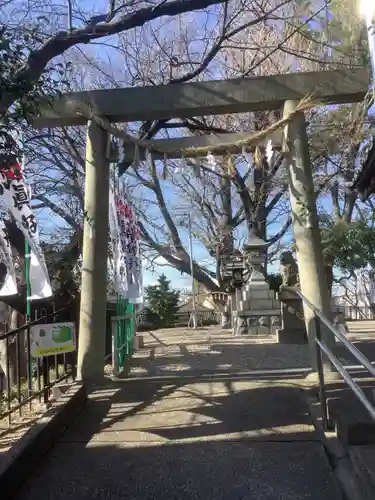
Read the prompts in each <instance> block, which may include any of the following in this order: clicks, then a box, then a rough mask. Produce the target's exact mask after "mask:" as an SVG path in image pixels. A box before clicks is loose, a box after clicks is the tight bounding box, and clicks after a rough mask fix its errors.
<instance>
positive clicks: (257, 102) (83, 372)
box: [33, 69, 369, 381]
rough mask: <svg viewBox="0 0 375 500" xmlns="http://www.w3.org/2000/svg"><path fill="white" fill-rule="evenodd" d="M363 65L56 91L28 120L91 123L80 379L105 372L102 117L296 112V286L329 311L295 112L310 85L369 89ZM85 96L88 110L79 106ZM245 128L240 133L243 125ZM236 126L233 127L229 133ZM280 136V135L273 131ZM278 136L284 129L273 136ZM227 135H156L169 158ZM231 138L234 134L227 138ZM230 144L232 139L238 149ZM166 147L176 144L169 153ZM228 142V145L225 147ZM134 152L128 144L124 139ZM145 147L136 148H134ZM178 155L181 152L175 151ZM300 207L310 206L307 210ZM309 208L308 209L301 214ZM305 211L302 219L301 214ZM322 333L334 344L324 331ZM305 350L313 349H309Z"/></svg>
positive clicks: (291, 155) (309, 319)
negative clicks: (226, 78) (232, 77)
mask: <svg viewBox="0 0 375 500" xmlns="http://www.w3.org/2000/svg"><path fill="white" fill-rule="evenodd" d="M368 85H369V74H368V72H367V71H366V70H346V69H337V70H332V71H324V72H313V73H293V74H284V75H274V76H260V77H248V78H238V79H232V80H219V81H206V82H194V83H185V84H177V85H165V86H157V87H151V86H150V87H138V88H125V89H109V90H93V91H87V92H74V93H70V94H64V95H62V96H59V97H58V98H57V99H56V100H54V101H53V102H52V104H48V105H46V106H45V107H43V108H42V109H41V110H40V113H39V115H38V116H37V117H35V118H34V120H33V125H34V127H35V128H38V129H40V128H52V127H62V126H64V127H67V126H72V125H87V143H86V167H85V168H86V179H85V206H84V210H85V221H84V236H83V266H82V281H81V308H80V325H79V348H78V372H79V373H78V375H79V378H80V379H83V380H85V381H88V380H96V379H100V378H101V377H102V376H103V372H104V349H105V328H106V291H107V253H108V191H109V159H108V158H107V146H108V140H109V132H108V127H107V130H106V129H105V127H104V128H103V127H102V126H100V124H99V123H100V120H97V119H93V117H101V118H104V119H105V121H106V122H108V123H116V122H117V123H119V122H121V123H124V122H132V121H148V120H159V119H170V118H181V119H182V118H188V117H194V116H204V115H218V114H232V113H246V112H250V111H260V110H275V109H281V108H283V109H284V117H287V116H289V115H290V114H292V115H293V118H292V119H291V120H290V122H289V123H288V124H287V125H286V127H285V129H284V134H283V135H284V139H283V141H282V142H283V148H284V151H285V152H286V153H287V155H288V156H287V157H288V160H289V162H288V163H289V165H288V169H289V194H290V202H291V208H292V214H293V231H294V237H295V241H296V247H297V260H298V267H299V274H300V281H301V289H302V293H303V294H304V295H305V296H306V297H307V298H308V299H309V300H310V302H312V303H313V304H314V305H315V307H317V308H318V309H320V310H321V311H322V312H323V313H324V314H326V315H327V316H328V317H329V316H330V314H331V313H330V302H329V297H328V290H327V282H326V277H325V273H324V263H323V254H322V248H321V241H320V233H319V228H318V219H317V212H316V200H315V192H314V185H313V177H312V169H311V161H310V155H309V145H308V138H307V133H306V124H305V118H304V113H303V112H300V111H299V112H297V113H295V110H296V107H297V105H298V101H299V100H300V99H303V98H304V97H305V96H306V95H309V94H312V93H313V97H314V99H316V100H317V101H318V103H319V104H320V105H321V104H343V103H352V102H359V101H362V100H363V98H364V97H365V95H366V93H367V91H368ZM82 105H83V106H86V109H89V110H90V116H87V114H82V112H81V111H80V109H82ZM242 135H243V134H242ZM230 136H232V137H230ZM277 137H278V139H277ZM233 139H241V134H229V135H225V140H226V141H228V142H231V140H233ZM273 140H276V141H277V140H278V141H280V134H279V135H278V136H277V133H276V136H274V137H273ZM222 141H223V137H220V136H214V135H210V136H203V137H199V138H196V137H193V138H192V137H186V138H179V139H171V140H164V141H163V140H159V141H150V142H152V143H153V144H155V143H158V147H157V150H158V151H163V152H164V153H166V154H167V155H168V156H169V157H170V158H173V157H176V156H178V154H175V152H176V150H183V149H185V148H189V147H191V146H192V145H196V144H197V143H199V145H206V146H210V147H212V148H213V149H214V148H215V144H220V143H221V142H222ZM233 142H236V141H235V140H233ZM235 149H236V148H231V152H235ZM168 151H171V152H174V154H172V153H171V155H169V154H168ZM226 151H227V149H226ZM126 152H127V154H129V157H130V158H133V157H134V145H133V144H131V143H129V145H128V146H127V149H126ZM140 152H141V153H142V150H141V149H140ZM180 156H181V155H180ZM301 207H302V208H303V209H304V210H306V213H305V215H303V214H302V212H301ZM306 214H307V216H306ZM306 217H307V219H306ZM305 321H306V327H307V332H308V337H309V345H310V348H311V349H312V348H313V345H314V341H313V339H314V336H315V322H314V317H313V313H312V312H311V311H310V310H309V309H308V308H306V309H305ZM324 335H325V338H324V340H325V342H326V343H327V344H328V345H332V336H331V334H330V332H327V331H326V332H324ZM311 359H314V357H313V356H312V358H311Z"/></svg>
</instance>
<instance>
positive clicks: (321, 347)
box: [294, 290, 375, 429]
mask: <svg viewBox="0 0 375 500" xmlns="http://www.w3.org/2000/svg"><path fill="white" fill-rule="evenodd" d="M294 291H295V293H296V294H297V295H298V296H299V297H300V298H301V299H302V301H303V302H304V304H306V305H307V306H308V307H309V308H310V309H311V311H312V312H313V313H314V316H315V322H316V325H315V326H316V337H315V344H316V357H317V371H318V377H319V399H320V403H321V408H322V421H323V425H324V427H325V429H330V428H332V427H333V422H332V421H331V419H330V417H329V413H328V405H327V393H326V384H325V375H324V363H323V353H324V355H325V356H326V357H327V358H328V360H329V361H330V363H331V364H332V365H333V366H334V367H335V368H336V370H337V372H338V373H339V374H340V375H341V377H342V378H343V380H344V381H345V382H346V384H347V385H348V386H349V387H350V389H351V390H352V391H353V393H354V394H355V396H356V397H357V399H358V400H359V401H360V402H361V403H362V405H363V406H364V407H365V408H366V410H367V412H368V413H369V415H370V417H371V418H372V419H373V420H374V421H375V407H374V406H373V404H372V403H371V401H370V400H369V399H368V398H367V396H366V395H365V393H364V392H363V391H362V389H361V388H360V387H359V385H358V384H357V383H356V382H355V380H354V379H353V378H352V376H351V375H350V373H349V372H348V371H347V370H346V369H345V367H344V366H343V365H342V364H341V362H340V360H339V359H338V357H337V356H336V355H335V354H334V353H333V352H332V350H331V349H330V348H329V347H328V346H327V345H326V344H325V342H324V341H323V339H322V329H321V326H322V325H324V326H325V327H326V328H327V329H328V330H329V331H330V332H331V333H333V335H334V336H335V338H336V339H338V340H340V342H341V344H342V345H343V346H345V347H346V348H347V349H348V351H349V352H350V353H351V354H352V356H353V357H354V358H355V359H357V360H358V361H359V363H360V364H361V365H362V366H363V367H364V368H365V369H366V370H367V371H368V372H369V373H370V375H371V376H373V377H375V367H374V366H373V365H372V363H371V361H370V360H369V359H368V358H366V356H364V355H363V354H362V352H361V351H360V350H359V349H357V347H356V346H355V345H354V344H352V343H351V342H350V341H349V340H348V339H347V338H346V336H345V335H344V334H343V333H342V332H341V331H340V330H338V329H337V328H336V327H335V326H334V325H333V324H332V323H331V321H329V320H328V319H327V318H326V317H325V316H324V315H323V314H322V312H321V311H319V310H318V309H317V308H316V307H315V306H314V305H313V304H312V303H311V302H310V301H309V300H308V299H307V298H306V297H305V296H304V295H303V294H302V293H301V292H300V291H299V290H294Z"/></svg>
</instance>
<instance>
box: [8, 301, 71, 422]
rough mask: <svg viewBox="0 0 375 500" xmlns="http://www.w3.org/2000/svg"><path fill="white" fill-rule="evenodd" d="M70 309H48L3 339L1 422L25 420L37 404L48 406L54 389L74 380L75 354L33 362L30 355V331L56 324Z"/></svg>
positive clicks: (40, 311)
mask: <svg viewBox="0 0 375 500" xmlns="http://www.w3.org/2000/svg"><path fill="white" fill-rule="evenodd" d="M66 310H67V308H63V309H60V310H58V311H53V312H51V313H47V311H46V310H45V309H41V310H39V311H38V312H37V313H36V314H35V319H34V320H33V321H29V322H27V323H25V324H24V325H22V326H20V327H19V328H16V329H14V330H11V331H9V332H6V333H4V334H1V335H0V344H1V351H0V361H1V363H0V420H2V419H5V418H7V419H8V423H9V424H11V421H12V416H13V415H14V414H15V413H18V415H19V416H22V414H23V412H24V411H26V408H29V410H31V409H32V405H33V404H34V402H36V401H39V402H40V403H44V404H46V403H47V402H48V400H49V398H50V393H51V388H52V387H53V386H54V385H55V384H57V383H59V382H62V381H64V380H66V381H69V380H75V370H76V355H75V353H74V352H73V353H67V354H64V353H63V354H56V355H53V356H45V357H43V358H33V357H32V354H31V327H32V326H33V325H39V324H46V323H50V322H52V323H55V322H57V321H59V316H60V314H61V313H63V312H65V311H66Z"/></svg>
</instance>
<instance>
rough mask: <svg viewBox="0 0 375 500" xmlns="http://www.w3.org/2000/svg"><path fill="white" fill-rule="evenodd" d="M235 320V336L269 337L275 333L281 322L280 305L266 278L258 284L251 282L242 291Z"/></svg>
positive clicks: (234, 314) (234, 315)
mask: <svg viewBox="0 0 375 500" xmlns="http://www.w3.org/2000/svg"><path fill="white" fill-rule="evenodd" d="M233 318H234V334H235V335H251V336H268V335H272V334H274V333H275V328H276V325H277V324H278V322H279V321H280V304H279V302H278V301H277V300H276V297H275V292H273V291H272V290H270V288H269V285H268V283H266V282H265V281H264V278H263V280H259V281H256V282H254V281H251V280H250V281H249V283H247V284H246V285H245V286H244V287H243V288H242V289H241V291H240V293H239V294H238V298H237V310H236V311H235V312H234V313H233Z"/></svg>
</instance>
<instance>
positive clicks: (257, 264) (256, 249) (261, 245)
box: [243, 236, 269, 283]
mask: <svg viewBox="0 0 375 500" xmlns="http://www.w3.org/2000/svg"><path fill="white" fill-rule="evenodd" d="M268 247H269V243H266V242H265V241H263V240H262V239H260V238H258V237H257V236H254V237H250V238H249V241H248V243H245V245H244V246H243V252H244V254H245V255H246V256H247V261H248V264H249V267H250V283H265V277H264V274H263V272H262V270H261V269H262V266H263V265H264V261H265V257H266V253H267V248H268Z"/></svg>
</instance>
